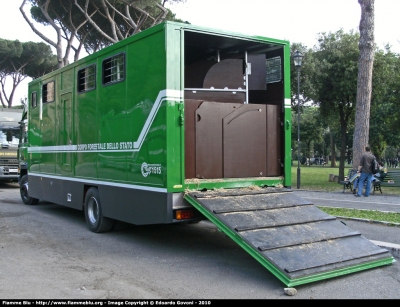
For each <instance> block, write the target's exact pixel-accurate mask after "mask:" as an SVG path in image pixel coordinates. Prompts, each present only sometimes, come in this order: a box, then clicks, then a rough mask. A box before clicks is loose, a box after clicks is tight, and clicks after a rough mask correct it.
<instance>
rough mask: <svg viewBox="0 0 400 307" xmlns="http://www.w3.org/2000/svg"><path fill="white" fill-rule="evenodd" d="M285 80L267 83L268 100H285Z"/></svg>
mask: <svg viewBox="0 0 400 307" xmlns="http://www.w3.org/2000/svg"><path fill="white" fill-rule="evenodd" d="M283 92H284V91H283V82H275V83H268V84H267V95H268V96H267V101H266V103H269V102H270V101H283Z"/></svg>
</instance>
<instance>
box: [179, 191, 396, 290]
mask: <svg viewBox="0 0 400 307" xmlns="http://www.w3.org/2000/svg"><path fill="white" fill-rule="evenodd" d="M185 199H186V200H187V201H188V202H190V203H191V204H192V205H193V206H194V207H195V208H197V209H198V210H199V211H200V212H201V213H202V214H204V215H205V216H206V217H207V218H208V219H209V220H210V221H211V222H213V223H214V224H215V225H216V226H217V227H218V228H219V229H221V231H223V232H224V233H226V234H227V235H228V236H229V237H230V238H232V239H233V240H234V241H235V242H236V243H237V244H239V245H240V246H241V247H242V248H243V249H245V250H246V251H247V252H248V253H249V254H250V255H252V256H253V257H254V258H255V259H256V260H257V261H259V262H260V263H261V264H262V265H263V266H264V267H265V268H267V269H268V270H269V271H270V272H271V273H272V274H274V275H275V276H276V277H277V278H278V279H279V280H281V281H282V282H283V283H284V284H285V285H286V286H296V285H301V284H305V283H310V282H314V281H318V280H323V279H328V278H332V277H337V276H340V275H344V274H349V273H353V272H357V271H362V270H366V269H370V268H373V267H378V266H383V265H388V264H391V263H393V262H395V260H394V258H393V257H392V256H391V254H390V253H389V251H387V250H386V249H383V248H381V247H379V246H377V245H375V244H374V243H372V242H371V241H369V240H368V239H366V238H365V237H364V236H362V235H361V233H359V232H357V231H354V230H352V229H350V228H349V227H347V226H346V225H344V224H343V223H341V222H340V221H339V220H337V219H336V217H334V216H331V215H329V214H326V213H325V212H323V211H322V210H320V209H318V208H317V207H316V206H314V205H313V204H312V203H309V202H307V201H305V200H304V199H302V198H300V197H298V196H296V195H295V194H294V193H293V192H292V191H291V190H288V189H279V188H263V189H262V188H256V189H229V190H228V189H227V190H215V191H205V192H199V191H196V192H189V193H186V194H185Z"/></svg>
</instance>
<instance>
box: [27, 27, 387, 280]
mask: <svg viewBox="0 0 400 307" xmlns="http://www.w3.org/2000/svg"><path fill="white" fill-rule="evenodd" d="M27 152H28V154H27V166H28V167H27V172H24V173H23V174H21V175H22V176H21V177H23V180H22V178H21V196H22V198H23V200H24V202H25V203H27V204H33V203H37V202H38V201H39V200H46V201H50V202H54V203H57V204H60V205H64V206H68V207H71V208H75V209H79V210H84V212H85V217H86V222H87V224H88V227H89V228H90V229H91V230H92V231H94V232H102V231H108V230H110V229H112V227H113V225H114V224H115V221H123V222H127V223H132V224H136V225H145V224H168V223H179V222H195V221H199V220H201V219H204V218H207V219H209V220H211V221H212V222H214V223H215V224H216V225H217V226H218V227H219V228H220V229H222V230H223V231H225V232H226V233H227V234H228V235H229V236H230V237H231V238H232V239H233V240H235V241H236V242H237V243H238V244H239V245H241V246H242V247H243V248H245V249H246V250H247V251H249V252H250V253H251V254H252V255H253V256H254V257H255V258H256V259H257V260H258V261H260V262H261V263H262V264H263V265H264V266H265V267H267V268H268V269H269V270H270V271H271V272H273V273H274V274H275V275H276V276H277V277H278V278H279V279H280V280H281V281H282V282H284V283H285V284H287V285H295V284H301V283H306V282H310V281H315V280H319V279H324V278H329V277H333V276H337V275H342V274H346V273H350V272H354V271H358V270H362V269H366V268H370V267H374V266H378V265H383V264H389V263H391V262H392V261H393V258H392V257H390V255H387V254H385V255H384V256H382V257H381V258H379V257H377V258H374V259H369V261H364V262H366V263H367V264H366V265H360V264H359V263H357V264H356V265H355V264H354V262H353V263H351V264H350V265H344V266H339V269H338V267H335V268H334V269H331V270H330V271H329V273H326V274H321V272H319V271H317V272H316V271H310V270H308V271H307V272H305V273H304V274H298V273H297V275H296V274H294V275H291V273H290V272H289V273H288V272H285V270H284V269H281V268H279V264H277V262H275V261H274V260H272V259H270V258H268V257H265V256H263V255H261V254H260V251H259V248H257V247H254V246H253V243H251V242H250V241H251V240H249V239H246V238H245V237H242V236H241V235H238V232H240V231H237V229H236V230H235V226H234V225H233V224H234V222H232V223H233V224H232V225H231V222H230V221H228V220H226V217H221V216H218V212H216V211H218V210H212V209H210V206H209V205H208V204H205V203H202V202H201V201H198V200H197V199H200V198H197V197H198V195H195V194H193V192H197V193H200V192H201V191H204V192H207V191H208V192H209V191H222V190H223V191H232V193H233V194H235V193H240V194H241V196H243V197H242V202H243V204H246V203H251V202H252V201H254V199H255V198H254V197H259V196H254V195H255V194H254V190H258V191H260V192H259V194H260V195H267V194H268V195H272V196H274V197H275V196H276V197H278V198H279V197H280V196H281V195H285V196H284V197H283V198H282V199H285V201H287V202H290V203H292V205H293V203H294V202H295V201H293V199H294V198H293V196H291V193H290V192H291V191H290V188H291V100H290V44H289V42H287V41H284V40H276V39H270V38H266V37H260V36H249V35H242V34H237V33H230V32H225V31H218V30H214V29H208V28H202V27H196V26H193V25H188V24H180V23H174V22H166V23H163V24H159V25H157V26H155V27H152V28H150V29H147V30H145V31H143V32H141V33H139V34H136V35H135V36H132V37H130V38H127V39H125V40H123V41H121V42H119V43H116V44H114V45H112V46H110V47H107V48H105V49H103V50H101V51H99V52H97V53H95V54H92V55H89V56H88V57H86V58H84V59H81V60H79V61H76V62H74V63H72V64H70V65H68V66H66V67H64V68H61V69H58V70H56V71H54V72H52V73H49V74H47V75H46V76H43V77H41V78H38V79H35V80H33V81H32V82H31V83H30V84H29V111H28V145H27ZM28 182H29V184H28ZM246 190H251V193H245V192H243V191H246ZM256 194H257V193H256ZM28 195H29V196H28ZM214 196H215V195H214ZM214 196H213V197H214ZM221 197H222V198H223V197H225V198H226V200H227V202H224V204H225V205H226V204H227V203H228V202H229V201H230V200H232V195H226V194H224V195H222V196H221ZM265 199H266V198H265ZM296 201H297V202H300V203H301V205H304V202H303V201H301V200H298V199H296ZM260 202H261V203H263V202H264V203H263V204H261V203H260ZM257 206H261V207H263V208H256V211H259V210H264V211H265V209H267V208H265V206H266V204H265V200H264V201H261V200H260V201H257V202H256V204H255V207H257ZM211 207H212V206H211ZM303 207H304V206H303ZM270 209H271V208H270ZM238 210H239V209H238ZM240 210H241V211H243V212H246V211H249V210H250V209H249V208H247V209H243V206H242V208H241V209H240ZM243 214H246V213H243ZM317 214H320V213H317ZM242 217H243V215H241V218H242ZM329 218H331V217H329ZM246 223H247V222H246ZM314 223H315V221H314ZM245 228H246V227H245ZM262 228H265V227H262ZM242 231H243V229H242ZM364 243H365V242H364ZM298 244H299V243H298ZM304 244H305V243H304ZM352 244H353V243H352ZM372 249H374V247H372ZM382 259H383V260H382ZM324 261H325V260H324ZM323 266H324V265H322V266H321V267H323ZM276 267H278V268H276Z"/></svg>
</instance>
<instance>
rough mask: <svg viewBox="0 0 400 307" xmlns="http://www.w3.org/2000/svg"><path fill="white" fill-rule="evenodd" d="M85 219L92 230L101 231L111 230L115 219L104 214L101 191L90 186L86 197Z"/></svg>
mask: <svg viewBox="0 0 400 307" xmlns="http://www.w3.org/2000/svg"><path fill="white" fill-rule="evenodd" d="M84 211H85V220H86V224H87V226H88V227H89V229H90V231H93V232H96V233H100V232H107V231H110V230H111V229H112V228H113V226H114V220H112V219H109V218H106V217H104V216H103V209H102V207H101V202H100V195H99V191H98V190H97V189H96V188H90V189H89V190H88V191H87V193H86V197H85V207H84Z"/></svg>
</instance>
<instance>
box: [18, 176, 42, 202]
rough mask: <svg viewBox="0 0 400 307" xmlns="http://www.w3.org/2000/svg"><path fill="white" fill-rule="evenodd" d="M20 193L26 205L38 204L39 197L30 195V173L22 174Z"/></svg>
mask: <svg viewBox="0 0 400 307" xmlns="http://www.w3.org/2000/svg"><path fill="white" fill-rule="evenodd" d="M19 193H20V195H21V199H22V202H23V203H24V204H25V205H30V206H33V205H37V204H38V202H39V199H37V198H33V197H30V196H29V195H28V175H24V176H22V178H21V181H20V182H19Z"/></svg>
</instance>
